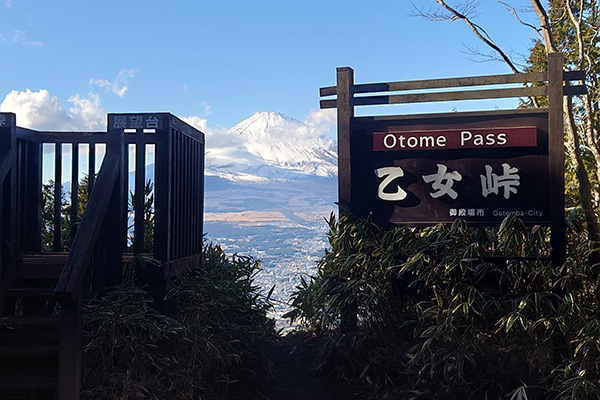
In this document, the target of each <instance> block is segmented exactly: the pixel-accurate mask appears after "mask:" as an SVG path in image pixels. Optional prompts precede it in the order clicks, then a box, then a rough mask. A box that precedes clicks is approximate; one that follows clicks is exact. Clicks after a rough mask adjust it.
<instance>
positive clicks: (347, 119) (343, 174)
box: [337, 67, 358, 333]
mask: <svg viewBox="0 0 600 400" xmlns="http://www.w3.org/2000/svg"><path fill="white" fill-rule="evenodd" d="M353 118H354V70H353V69H352V68H350V67H341V68H338V69H337V123H338V201H339V203H340V205H343V206H350V205H351V204H352V200H353V196H352V194H353V191H354V189H353V187H352V170H351V168H352V151H351V149H352V146H351V143H352V141H353V138H352V120H353ZM343 212H344V211H343V209H340V210H339V214H340V217H341V216H342V214H343ZM342 279H343V277H342ZM357 326H358V310H357V304H356V303H351V304H348V305H347V306H346V307H345V308H344V309H343V310H341V315H340V328H341V331H342V333H347V332H353V331H356V329H357Z"/></svg>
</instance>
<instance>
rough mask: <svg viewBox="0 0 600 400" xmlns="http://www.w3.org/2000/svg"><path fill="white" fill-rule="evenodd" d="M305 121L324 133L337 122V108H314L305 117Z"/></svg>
mask: <svg viewBox="0 0 600 400" xmlns="http://www.w3.org/2000/svg"><path fill="white" fill-rule="evenodd" d="M304 123H305V124H306V126H308V127H310V128H312V129H314V130H316V131H317V132H318V134H319V135H322V134H325V133H327V132H329V131H330V130H331V128H333V126H335V124H336V123H337V112H336V110H335V109H325V110H312V111H311V112H309V113H308V115H307V116H306V118H305V119H304Z"/></svg>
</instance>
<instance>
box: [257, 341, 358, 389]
mask: <svg viewBox="0 0 600 400" xmlns="http://www.w3.org/2000/svg"><path fill="white" fill-rule="evenodd" d="M268 357H269V359H270V360H271V362H272V363H273V377H272V378H271V379H270V380H269V381H268V382H267V384H266V385H265V386H264V387H263V388H261V390H260V393H257V394H256V395H255V396H252V395H250V394H249V397H248V399H250V398H252V399H263V400H358V399H363V398H364V397H361V396H359V395H357V394H355V393H353V392H352V391H351V390H350V389H348V388H345V387H342V386H340V385H339V383H337V382H336V381H335V380H334V379H332V378H331V377H326V376H318V375H316V374H314V373H312V372H311V364H312V362H313V361H314V357H315V349H313V348H312V346H311V345H310V343H307V342H306V340H305V339H304V338H302V337H298V336H296V335H287V336H284V337H281V338H280V339H278V341H277V342H276V343H275V344H274V345H273V346H272V348H271V349H270V351H269V354H268Z"/></svg>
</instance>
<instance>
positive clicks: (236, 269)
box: [83, 245, 275, 400]
mask: <svg viewBox="0 0 600 400" xmlns="http://www.w3.org/2000/svg"><path fill="white" fill-rule="evenodd" d="M204 260H205V263H204V265H203V268H202V269H201V270H198V271H197V272H194V273H191V274H189V275H184V276H181V277H179V278H178V279H177V281H176V282H175V283H174V284H173V287H172V289H171V290H170V292H169V293H168V295H167V297H168V299H169V300H170V301H171V302H172V304H174V307H175V312H174V313H173V315H171V316H166V315H162V314H160V313H159V312H157V311H156V310H155V309H153V308H152V301H151V298H150V296H149V295H148V293H147V292H146V290H145V289H144V288H142V287H139V286H136V285H135V284H134V283H133V279H127V280H125V281H124V282H123V283H122V284H120V285H119V286H118V287H116V288H114V289H113V290H111V291H110V292H109V293H107V294H106V295H105V296H104V297H102V298H101V299H99V300H97V301H94V302H92V303H91V304H90V305H89V306H88V307H87V308H86V310H85V316H84V324H85V330H86V332H87V337H86V343H85V347H84V385H83V386H84V388H83V397H84V398H86V399H124V400H125V399H161V400H165V399H199V398H202V399H211V398H212V399H226V398H228V397H229V395H230V393H231V391H232V390H236V387H237V386H239V385H242V384H243V382H244V381H248V380H253V379H257V377H260V376H261V375H264V374H265V373H266V372H267V371H266V370H267V368H268V361H267V360H265V359H264V356H263V351H262V348H263V347H264V346H265V345H266V344H267V343H268V342H269V341H270V340H272V339H273V338H274V336H275V331H274V323H273V321H272V320H270V319H268V318H267V316H266V315H267V311H268V309H269V308H270V307H271V305H270V303H269V299H268V298H267V297H265V296H263V295H261V294H260V292H259V288H258V287H257V286H255V285H254V284H253V280H254V276H255V274H256V273H257V272H258V270H259V264H260V263H259V262H258V261H255V260H253V259H252V258H250V257H243V256H233V257H227V256H226V254H225V253H224V252H223V251H222V250H221V249H220V247H218V246H213V245H207V246H205V248H204Z"/></svg>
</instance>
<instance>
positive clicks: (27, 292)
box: [6, 287, 54, 297]
mask: <svg viewBox="0 0 600 400" xmlns="http://www.w3.org/2000/svg"><path fill="white" fill-rule="evenodd" d="M6 295H7V296H12V297H52V296H54V288H43V287H27V288H11V289H8V290H7V291H6Z"/></svg>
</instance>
